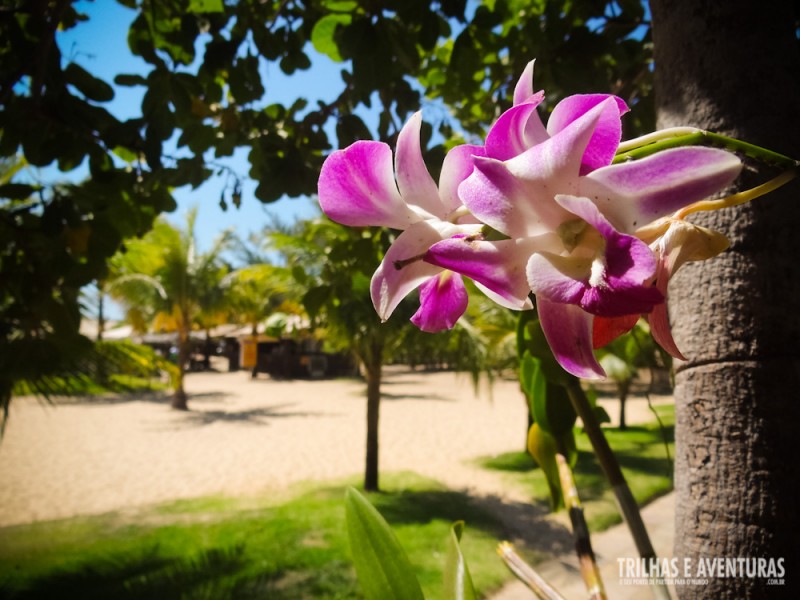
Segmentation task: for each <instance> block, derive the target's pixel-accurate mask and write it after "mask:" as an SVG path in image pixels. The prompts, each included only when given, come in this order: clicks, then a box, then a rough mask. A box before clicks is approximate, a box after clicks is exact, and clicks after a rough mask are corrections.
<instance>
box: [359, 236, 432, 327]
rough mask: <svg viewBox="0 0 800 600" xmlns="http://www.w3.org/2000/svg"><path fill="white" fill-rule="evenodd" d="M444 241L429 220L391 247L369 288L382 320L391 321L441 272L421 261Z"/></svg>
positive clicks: (399, 238)
mask: <svg viewBox="0 0 800 600" xmlns="http://www.w3.org/2000/svg"><path fill="white" fill-rule="evenodd" d="M441 239H442V234H441V232H440V231H439V230H438V229H436V228H435V227H433V225H432V224H431V223H430V222H429V221H420V222H419V223H414V224H413V225H411V226H410V227H409V228H408V229H406V230H405V231H404V232H403V233H401V234H400V235H399V236H398V237H397V239H396V240H395V241H394V243H393V244H392V245H391V246H390V247H389V250H387V252H386V255H385V256H384V257H383V262H381V264H380V266H379V267H378V269H377V270H376V271H375V274H374V275H373V276H372V283H371V285H370V292H371V294H372V303H373V305H374V306H375V310H376V311H377V312H378V316H379V317H380V318H381V320H383V321H385V320H386V319H388V318H389V317H390V316H391V314H392V312H394V309H395V308H397V305H398V304H400V301H401V300H402V299H403V298H405V297H406V295H407V294H408V293H409V292H411V291H412V290H414V289H415V288H417V287H418V286H419V285H421V284H422V283H423V282H424V281H425V280H426V279H428V278H430V277H433V276H435V275H437V274H438V273H439V272H440V271H441V269H440V268H439V267H436V266H434V265H431V264H429V263H426V262H423V261H422V256H423V255H424V254H425V252H427V251H428V248H430V247H431V245H433V244H435V243H436V242H438V241H440V240H441Z"/></svg>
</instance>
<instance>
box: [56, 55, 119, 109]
mask: <svg viewBox="0 0 800 600" xmlns="http://www.w3.org/2000/svg"><path fill="white" fill-rule="evenodd" d="M64 77H65V78H66V80H67V83H69V84H71V85H74V86H75V87H76V88H78V91H79V92H80V93H81V94H83V95H84V96H86V98H88V99H89V100H94V101H95V102H108V101H109V100H113V99H114V88H112V87H111V86H110V85H108V84H107V83H106V82H105V81H103V80H102V79H98V78H97V77H95V76H94V75H92V74H91V73H89V72H88V71H87V70H86V69H84V68H83V67H80V66H78V65H76V64H75V63H70V64H68V65H67V68H66V69H64Z"/></svg>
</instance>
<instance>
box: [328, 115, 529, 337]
mask: <svg viewBox="0 0 800 600" xmlns="http://www.w3.org/2000/svg"><path fill="white" fill-rule="evenodd" d="M420 126H421V116H420V114H419V113H417V114H415V115H414V116H412V117H411V119H410V120H409V121H408V123H406V124H405V125H404V127H403V129H402V130H401V132H400V134H399V136H398V139H397V152H396V156H395V166H394V169H393V168H392V151H391V148H390V147H389V146H388V145H386V144H384V143H382V142H375V141H360V142H356V143H354V144H352V145H351V146H349V147H348V148H346V149H344V150H339V151H337V152H334V153H333V154H331V155H330V156H329V157H328V158H327V160H326V161H325V163H324V164H323V167H322V171H321V173H320V178H319V202H320V205H321V206H322V210H323V211H324V212H325V214H327V215H328V216H329V217H330V218H331V219H333V220H334V221H337V222H339V223H342V224H344V225H352V226H365V225H374V226H385V227H390V228H392V229H399V230H402V233H401V234H400V235H399V236H398V237H397V239H396V240H395V241H394V243H393V244H392V245H391V247H390V248H389V250H388V251H387V252H386V255H385V256H384V259H383V261H382V262H381V265H380V266H379V267H378V269H377V271H376V272H375V274H374V276H373V278H372V283H371V295H372V301H373V304H374V305H375V309H376V311H377V312H378V315H379V316H380V317H381V319H383V320H386V319H388V318H389V316H390V315H391V314H392V312H393V311H394V310H395V308H396V307H397V305H398V304H399V303H400V301H401V300H402V299H403V298H404V297H405V296H406V295H407V294H408V293H409V292H411V291H412V290H414V289H416V288H417V287H420V286H422V287H421V290H420V308H419V310H418V311H417V313H416V314H415V315H414V316H413V317H412V321H413V322H414V323H415V324H416V325H417V326H418V327H419V328H420V329H422V330H424V331H429V332H435V331H441V330H443V329H448V328H451V327H453V325H454V324H455V322H456V321H457V320H458V318H459V317H460V316H461V315H462V314H463V313H464V310H465V309H466V306H467V292H466V289H465V288H464V283H463V281H462V279H461V275H460V274H458V273H456V272H453V271H450V270H447V269H445V268H443V267H441V266H437V265H434V264H430V263H428V262H424V261H423V260H422V259H423V257H424V256H425V255H426V253H427V252H428V249H429V248H430V247H431V246H433V245H434V244H436V243H437V242H441V241H442V240H447V239H449V238H451V237H453V236H460V237H474V236H478V235H479V233H480V231H481V228H482V227H483V225H482V224H480V223H478V222H476V221H475V220H474V219H472V218H470V215H469V213H468V212H467V211H466V210H465V209H464V207H463V205H462V204H461V201H460V200H459V198H458V194H457V189H458V185H459V184H460V183H461V182H462V181H463V180H464V179H465V178H466V177H467V176H468V175H469V174H470V173H471V172H472V162H473V160H474V156H475V155H480V154H482V149H481V148H480V147H477V146H475V147H473V146H461V147H459V148H457V149H454V150H453V151H451V152H450V153H448V155H447V158H446V159H445V161H444V164H443V165H442V172H441V176H440V180H439V182H440V185H439V187H438V188H437V186H436V183H435V182H434V181H433V178H432V177H431V176H430V174H429V173H428V170H427V168H426V166H425V163H424V161H423V158H422V153H421V149H420V142H419V134H420ZM491 244H494V245H495V247H496V251H498V252H500V251H501V250H502V251H503V252H505V253H507V254H509V255H510V256H517V260H516V261H513V262H509V263H507V264H506V271H505V272H498V271H494V270H492V271H487V270H485V269H484V270H483V272H481V270H480V269H475V270H473V272H471V273H469V275H471V276H472V277H473V278H474V279H475V282H476V284H477V286H478V287H479V288H480V289H482V290H483V291H484V292H485V293H487V294H488V295H489V296H490V297H491V298H492V299H494V300H495V301H497V302H499V303H501V304H503V305H504V306H509V307H513V308H517V309H522V308H531V307H532V304H531V301H530V299H529V298H528V292H529V290H528V287H527V284H526V282H525V274H524V257H525V256H526V255H529V254H530V251H529V250H527V249H526V248H525V244H522V245H520V244H517V243H516V242H515V241H513V240H504V241H500V242H492V243H491Z"/></svg>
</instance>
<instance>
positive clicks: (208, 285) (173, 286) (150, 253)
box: [109, 209, 229, 410]
mask: <svg viewBox="0 0 800 600" xmlns="http://www.w3.org/2000/svg"><path fill="white" fill-rule="evenodd" d="M196 217H197V211H196V209H195V210H191V211H189V213H188V215H187V220H186V228H185V229H184V230H179V229H177V228H175V227H173V226H172V225H170V224H169V223H167V222H166V221H158V222H157V223H156V225H155V227H154V228H153V230H152V231H151V232H149V233H148V234H147V235H146V236H144V237H143V238H141V239H136V240H131V241H129V242H128V243H127V245H126V252H125V253H122V254H120V255H118V256H117V257H116V258H115V263H116V266H117V272H118V273H119V276H118V277H117V278H116V279H115V280H114V281H113V282H111V283H110V284H109V288H110V291H111V293H112V295H114V296H115V297H116V298H117V299H119V300H121V301H122V302H123V303H124V304H126V305H127V306H128V307H129V308H135V309H137V310H141V309H142V308H144V309H145V311H146V312H148V313H149V315H150V316H151V317H152V318H157V319H158V321H159V322H160V323H161V327H162V328H163V329H167V330H173V331H176V332H177V334H178V375H177V377H176V379H175V393H174V396H173V399H172V407H173V408H175V409H178V410H187V409H188V404H187V397H186V391H185V389H184V376H185V373H186V366H187V363H188V362H189V354H190V349H191V347H190V340H189V335H190V333H191V330H192V327H193V325H194V324H195V323H196V322H197V320H198V318H200V317H201V315H203V314H204V313H205V314H209V313H210V312H211V311H212V309H214V308H216V307H219V305H220V302H221V300H222V296H221V294H220V285H219V284H220V281H221V280H222V277H223V276H224V275H225V272H226V270H227V268H226V267H225V266H224V265H223V263H222V260H221V253H222V251H223V250H224V249H225V247H226V245H227V243H228V240H229V236H228V235H227V234H223V235H222V236H221V237H220V238H219V239H217V241H216V242H215V243H214V245H213V246H212V248H211V249H210V250H209V251H208V252H205V253H200V252H198V251H197V247H196V242H195V239H194V224H195V219H196Z"/></svg>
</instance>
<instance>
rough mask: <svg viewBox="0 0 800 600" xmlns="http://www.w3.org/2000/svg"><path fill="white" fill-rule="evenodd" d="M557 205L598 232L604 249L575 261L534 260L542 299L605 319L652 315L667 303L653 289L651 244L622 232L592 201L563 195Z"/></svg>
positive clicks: (535, 286) (581, 252)
mask: <svg viewBox="0 0 800 600" xmlns="http://www.w3.org/2000/svg"><path fill="white" fill-rule="evenodd" d="M556 201H557V202H558V203H559V204H560V205H561V206H563V207H564V208H566V209H567V210H569V211H570V212H572V213H573V214H575V215H577V216H578V217H580V218H581V219H583V220H584V221H586V222H587V223H588V224H589V225H591V226H592V227H594V228H595V229H596V230H597V231H598V232H599V233H600V235H602V237H603V244H602V245H601V246H598V247H596V248H595V247H594V246H590V247H580V246H579V247H578V248H577V249H576V250H575V252H574V255H571V256H559V255H555V254H552V253H548V252H542V253H539V254H537V255H535V256H533V257H532V258H531V259H530V261H529V262H528V267H527V272H528V282H529V283H530V286H531V289H532V290H533V292H534V294H536V295H537V297H544V298H547V299H549V300H551V301H553V302H562V303H568V304H576V305H579V306H580V307H581V308H583V309H584V310H586V311H587V312H590V313H592V314H594V315H599V316H603V317H619V316H623V315H630V314H636V313H645V312H650V311H651V310H652V309H653V307H654V306H655V305H656V304H658V303H660V302H663V300H664V296H663V295H662V294H661V292H660V291H659V290H658V289H656V287H655V286H653V285H652V280H653V278H654V276H655V273H656V258H655V256H654V254H653V252H652V250H650V248H649V247H648V246H647V244H645V243H644V242H642V241H641V240H639V239H637V238H635V237H633V236H630V235H625V234H621V233H619V232H618V231H616V230H615V229H614V228H613V227H612V226H611V224H610V223H609V222H608V221H607V220H606V219H605V218H604V217H603V216H602V215H601V214H600V212H599V211H598V210H597V207H596V206H595V205H594V204H592V202H591V201H590V200H589V199H588V198H578V197H575V196H564V195H559V196H556Z"/></svg>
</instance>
